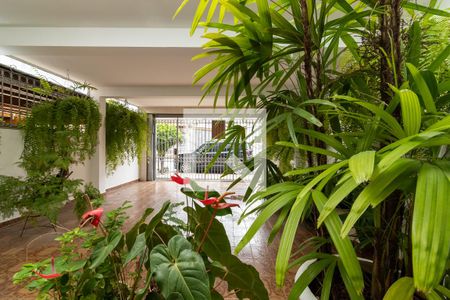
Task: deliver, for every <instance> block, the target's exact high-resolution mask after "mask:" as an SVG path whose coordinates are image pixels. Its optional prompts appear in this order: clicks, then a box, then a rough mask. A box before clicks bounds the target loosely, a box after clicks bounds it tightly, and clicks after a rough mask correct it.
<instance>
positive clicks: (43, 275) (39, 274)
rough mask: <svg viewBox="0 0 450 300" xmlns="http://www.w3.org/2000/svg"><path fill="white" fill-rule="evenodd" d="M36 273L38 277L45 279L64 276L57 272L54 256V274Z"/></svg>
mask: <svg viewBox="0 0 450 300" xmlns="http://www.w3.org/2000/svg"><path fill="white" fill-rule="evenodd" d="M34 273H36V275H38V276H39V277H41V278H44V279H53V278H57V277H60V276H62V275H61V274H59V273H56V272H55V258H54V257H53V256H52V274H48V275H46V274H42V273H39V272H36V271H34Z"/></svg>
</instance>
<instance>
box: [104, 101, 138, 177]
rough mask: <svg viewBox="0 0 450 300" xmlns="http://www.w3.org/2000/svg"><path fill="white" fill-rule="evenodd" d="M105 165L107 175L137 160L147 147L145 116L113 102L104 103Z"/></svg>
mask: <svg viewBox="0 0 450 300" xmlns="http://www.w3.org/2000/svg"><path fill="white" fill-rule="evenodd" d="M105 124H106V125H105V128H106V165H107V170H108V172H109V173H112V172H113V171H114V170H115V169H117V167H118V166H119V165H121V164H123V163H125V162H127V161H131V160H132V159H133V158H135V157H137V158H138V159H139V160H140V159H141V158H142V154H143V152H144V151H145V149H146V147H147V116H146V115H145V113H142V112H139V111H134V110H131V109H129V108H128V107H127V106H126V105H125V104H122V103H119V102H117V101H114V100H108V101H107V103H106V121H105Z"/></svg>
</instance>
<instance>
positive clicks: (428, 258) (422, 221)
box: [411, 163, 450, 293]
mask: <svg viewBox="0 0 450 300" xmlns="http://www.w3.org/2000/svg"><path fill="white" fill-rule="evenodd" d="M449 206H450V182H449V180H448V178H447V176H446V175H445V174H444V172H443V171H442V170H441V169H440V168H439V167H436V166H434V165H431V164H428V163H426V164H424V165H423V166H422V168H421V169H420V172H419V176H418V179H417V186H416V196H415V199H414V214H413V220H412V230H411V241H412V262H413V271H414V285H415V286H416V288H417V289H419V290H420V291H422V292H424V293H428V292H430V291H431V290H432V289H433V288H435V287H437V286H438V284H439V282H440V280H441V278H442V274H443V272H444V270H445V268H446V265H447V259H448V256H449V249H450V230H449V227H450V221H449V220H450V210H449Z"/></svg>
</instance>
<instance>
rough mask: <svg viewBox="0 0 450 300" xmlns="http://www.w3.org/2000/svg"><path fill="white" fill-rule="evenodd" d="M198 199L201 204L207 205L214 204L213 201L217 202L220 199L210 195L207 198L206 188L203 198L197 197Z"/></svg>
mask: <svg viewBox="0 0 450 300" xmlns="http://www.w3.org/2000/svg"><path fill="white" fill-rule="evenodd" d="M199 201H200V202H201V203H202V204H203V205H205V206H208V205H212V204H214V203H217V202H219V201H220V200H219V199H217V198H216V197H210V198H208V190H206V191H205V196H204V198H203V200H200V199H199Z"/></svg>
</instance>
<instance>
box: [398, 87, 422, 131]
mask: <svg viewBox="0 0 450 300" xmlns="http://www.w3.org/2000/svg"><path fill="white" fill-rule="evenodd" d="M398 95H399V97H400V105H401V108H402V121H403V128H404V129H405V133H406V135H408V136H410V135H414V134H417V133H419V130H420V125H421V124H422V109H421V107H420V102H419V98H418V97H417V95H416V94H415V93H414V92H413V91H410V90H400V91H399V92H398Z"/></svg>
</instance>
